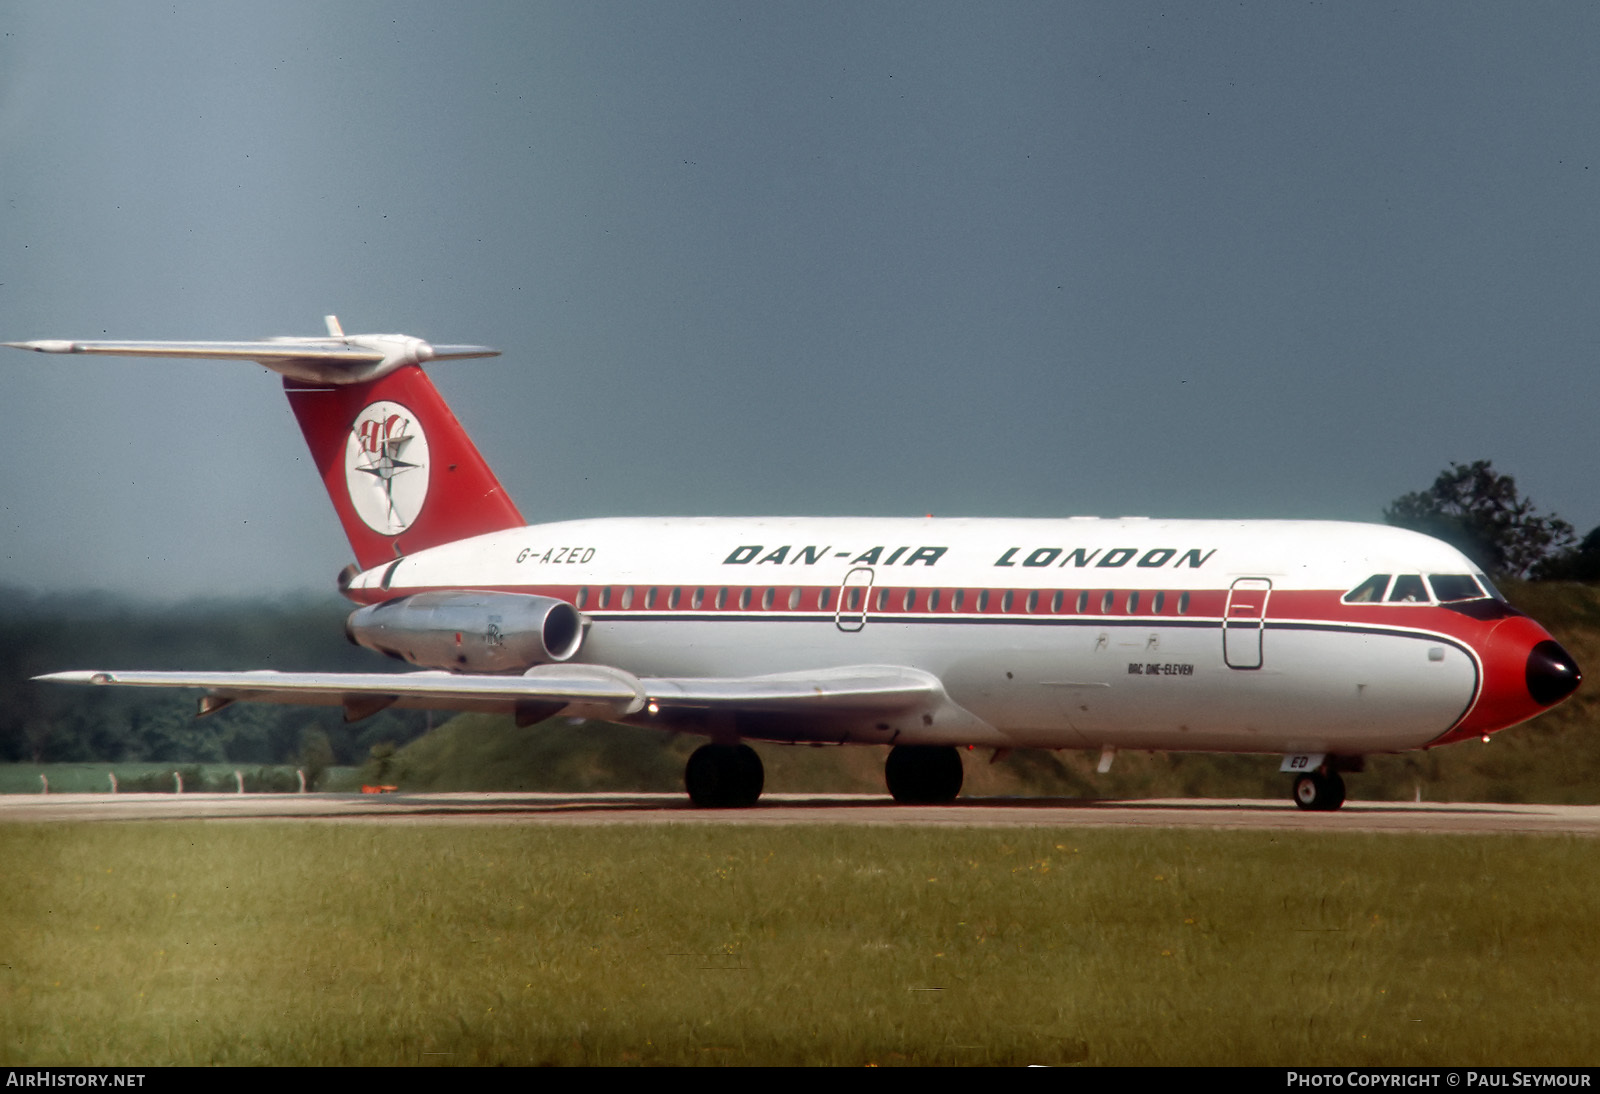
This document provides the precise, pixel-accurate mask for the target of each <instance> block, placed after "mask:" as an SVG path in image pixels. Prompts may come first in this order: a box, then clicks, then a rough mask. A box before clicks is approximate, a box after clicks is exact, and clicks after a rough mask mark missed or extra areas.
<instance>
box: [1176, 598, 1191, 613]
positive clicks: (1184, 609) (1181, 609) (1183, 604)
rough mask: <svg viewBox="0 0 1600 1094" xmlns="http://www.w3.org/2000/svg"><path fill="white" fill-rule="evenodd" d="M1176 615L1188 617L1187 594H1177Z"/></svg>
mask: <svg viewBox="0 0 1600 1094" xmlns="http://www.w3.org/2000/svg"><path fill="white" fill-rule="evenodd" d="M1178 614H1179V615H1188V614H1189V594H1188V593H1179V594H1178Z"/></svg>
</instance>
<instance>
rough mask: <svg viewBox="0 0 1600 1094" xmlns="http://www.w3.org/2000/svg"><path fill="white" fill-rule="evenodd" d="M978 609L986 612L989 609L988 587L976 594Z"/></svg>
mask: <svg viewBox="0 0 1600 1094" xmlns="http://www.w3.org/2000/svg"><path fill="white" fill-rule="evenodd" d="M978 610H979V611H980V612H986V611H988V610H989V590H988V589H985V590H983V592H981V593H979V594H978Z"/></svg>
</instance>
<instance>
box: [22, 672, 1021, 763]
mask: <svg viewBox="0 0 1600 1094" xmlns="http://www.w3.org/2000/svg"><path fill="white" fill-rule="evenodd" d="M35 679H37V680H42V681H46V682H50V683H65V684H89V685H95V686H109V687H144V688H184V689H191V690H198V691H203V692H204V693H205V694H204V695H202V696H201V699H200V709H199V713H200V714H201V715H206V714H212V713H215V712H216V711H218V710H221V709H222V708H223V707H226V706H228V705H230V704H232V703H234V702H256V703H279V704H295V705H303V706H336V707H342V708H343V709H344V715H345V719H346V721H357V720H359V719H361V718H365V717H367V716H368V715H371V714H376V713H377V712H378V711H380V710H383V709H386V708H388V707H391V706H393V707H398V708H403V709H431V710H468V711H481V712H488V713H496V714H510V715H512V716H513V717H515V718H516V720H517V722H518V724H524V725H525V724H530V723H532V722H536V721H541V720H543V719H545V718H550V717H554V716H556V715H562V716H566V717H579V718H594V719H598V720H604V721H612V722H624V723H627V724H630V725H648V726H657V727H659V728H662V729H667V730H685V731H698V732H709V733H712V734H715V735H722V734H727V735H730V736H739V737H756V738H759V739H766V740H778V741H827V742H837V743H843V742H845V741H872V742H878V743H883V744H889V743H893V742H895V741H901V742H905V741H909V740H916V741H933V740H944V739H950V740H956V739H960V740H965V741H971V740H973V739H975V738H981V737H988V736H991V735H993V733H994V730H993V729H992V728H991V727H989V726H988V725H987V724H986V723H984V722H983V721H982V720H980V719H979V718H977V717H976V716H974V715H973V714H972V713H970V712H969V711H967V710H965V709H963V708H962V707H960V706H958V705H957V704H956V703H954V702H953V701H952V700H951V699H950V697H949V696H948V695H947V694H946V693H945V690H944V685H943V684H942V683H941V682H940V681H939V679H938V677H936V676H934V675H932V674H931V673H927V672H924V671H922V670H920V669H913V668H906V667H903V666H898V665H858V666H848V667H843V668H832V669H820V670H816V671H812V672H792V673H774V674H772V675H766V676H745V677H651V676H643V677H641V676H635V675H633V674H632V673H629V672H624V671H623V670H622V669H617V668H611V667H609V666H606V665H567V664H562V665H539V666H537V667H535V668H532V669H529V670H528V671H527V672H526V673H524V674H523V675H521V676H458V675H455V674H452V673H448V672H438V671H430V672H404V673H333V672H278V671H274V670H263V671H257V672H108V671H100V670H87V671H75V672H54V673H49V674H48V675H44V676H38V677H35Z"/></svg>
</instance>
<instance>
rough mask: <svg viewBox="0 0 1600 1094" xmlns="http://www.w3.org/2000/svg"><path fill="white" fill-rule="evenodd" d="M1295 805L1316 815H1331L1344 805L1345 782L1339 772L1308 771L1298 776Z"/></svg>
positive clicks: (1295, 783) (1295, 786) (1295, 787)
mask: <svg viewBox="0 0 1600 1094" xmlns="http://www.w3.org/2000/svg"><path fill="white" fill-rule="evenodd" d="M1294 803H1295V804H1296V805H1298V806H1299V807H1300V808H1301V809H1305V810H1309V811H1311V812H1314V813H1331V812H1332V811H1333V810H1335V809H1337V808H1339V807H1340V806H1341V805H1343V804H1344V780H1343V779H1342V778H1340V777H1339V773H1338V772H1337V771H1327V772H1323V771H1308V772H1306V773H1305V774H1303V775H1297V776H1295V780H1294Z"/></svg>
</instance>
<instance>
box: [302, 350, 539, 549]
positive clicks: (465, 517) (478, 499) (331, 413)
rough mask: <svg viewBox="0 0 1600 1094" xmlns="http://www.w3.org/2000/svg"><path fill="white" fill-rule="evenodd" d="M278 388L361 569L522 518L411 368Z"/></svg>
mask: <svg viewBox="0 0 1600 1094" xmlns="http://www.w3.org/2000/svg"><path fill="white" fill-rule="evenodd" d="M283 387H284V391H285V392H286V393H287V395H288V396H289V405H290V407H292V408H293V410H294V415H295V417H296V418H297V419H298V420H299V422H300V429H301V431H302V432H303V433H304V434H305V438H306V444H307V445H309V446H310V448H311V458H312V459H313V460H314V461H315V462H316V465H317V473H318V474H319V475H321V476H322V483H323V485H324V486H326V487H327V489H328V497H330V498H331V499H333V507H334V509H335V510H337V511H338V513H339V520H340V522H341V523H343V525H344V532H345V535H346V536H347V537H348V538H349V540H350V546H351V547H352V548H354V550H355V554H356V562H357V563H358V564H359V565H360V566H361V568H362V569H364V570H365V569H370V568H371V567H373V566H377V565H381V564H382V563H384V562H387V561H389V560H390V559H393V558H398V557H399V556H401V555H404V554H410V553H412V552H415V551H420V550H422V549H424V548H426V547H436V546H438V545H439V544H441V543H450V542H453V541H455V540H458V539H465V538H467V537H468V536H476V535H482V534H483V533H485V532H498V531H501V530H503V529H507V528H520V527H522V526H523V525H524V524H525V523H526V521H524V520H523V519H522V514H521V513H519V512H517V507H516V506H515V505H513V504H512V502H511V499H510V498H509V497H507V496H506V492H505V488H504V487H503V486H501V485H500V480H499V479H497V478H495V475H494V472H493V471H491V470H489V465H488V464H487V463H485V462H484V459H483V456H482V455H481V454H480V453H479V452H478V449H477V446H476V445H474V444H473V443H472V440H471V439H470V438H469V437H468V436H467V433H466V430H464V429H462V428H461V423H460V422H458V421H456V416H455V415H454V414H453V413H451V411H450V408H449V407H448V406H446V405H445V402H444V399H443V398H442V397H440V395H439V391H438V389H437V388H435V387H434V386H433V382H432V381H431V380H429V379H428V377H427V376H426V375H425V374H424V373H423V371H422V369H421V368H420V367H418V366H417V365H414V364H413V365H404V366H402V367H401V368H398V369H396V370H395V371H393V372H390V373H389V374H388V375H386V376H382V377H380V378H379V379H376V380H371V381H367V382H365V383H355V384H323V383H316V382H313V381H307V380H300V379H295V378H293V377H287V376H286V377H285V378H284V381H283Z"/></svg>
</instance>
